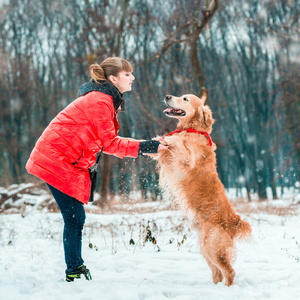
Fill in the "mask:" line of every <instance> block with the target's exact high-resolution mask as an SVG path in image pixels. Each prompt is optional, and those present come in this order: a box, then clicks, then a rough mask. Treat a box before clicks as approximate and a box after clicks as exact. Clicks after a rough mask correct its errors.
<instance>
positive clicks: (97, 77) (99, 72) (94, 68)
mask: <svg viewBox="0 0 300 300" xmlns="http://www.w3.org/2000/svg"><path fill="white" fill-rule="evenodd" d="M90 74H91V78H92V79H93V80H94V81H96V82H99V81H103V80H107V79H106V78H105V75H104V70H103V69H102V67H101V66H100V65H98V64H92V65H90Z"/></svg>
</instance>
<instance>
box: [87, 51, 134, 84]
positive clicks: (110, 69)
mask: <svg viewBox="0 0 300 300" xmlns="http://www.w3.org/2000/svg"><path fill="white" fill-rule="evenodd" d="M121 71H125V72H132V71H133V68H132V66H131V64H130V62H128V61H127V60H125V59H123V58H120V57H108V58H106V59H105V60H104V61H103V62H102V63H101V64H100V65H98V64H92V65H90V74H91V78H92V79H93V80H94V81H96V82H99V81H109V76H110V75H113V76H118V74H119V73H120V72H121Z"/></svg>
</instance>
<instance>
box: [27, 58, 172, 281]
mask: <svg viewBox="0 0 300 300" xmlns="http://www.w3.org/2000/svg"><path fill="white" fill-rule="evenodd" d="M90 72H91V81H89V82H87V83H85V84H83V85H82V86H81V87H80V89H79V91H78V98H77V99H76V100H75V101H73V102H72V103H71V104H69V105H68V106H67V107H66V108H65V109H64V110H63V111H61V112H60V113H59V114H58V115H57V116H56V117H55V118H54V119H53V120H52V121H51V123H50V124H49V125H48V127H47V128H46V129H45V131H44V132H43V134H42V135H41V137H40V138H39V139H38V141H37V143H36V145H35V147H34V149H33V151H32V153H31V155H30V158H29V160H28V162H27V164H26V169H27V171H28V172H29V173H30V174H33V175H35V176H37V177H39V178H40V179H42V180H44V181H45V182H46V183H47V184H48V186H49V189H50V191H51V192H52V194H53V197H54V198H55V200H56V202H57V204H58V206H59V209H60V211H61V213H62V216H63V219H64V234H63V243H64V252H65V261H66V265H67V269H66V280H67V281H74V278H80V275H81V274H84V275H85V277H86V279H88V280H90V279H91V276H90V272H89V270H88V269H87V268H86V267H85V266H84V265H83V262H84V261H83V259H82V257H81V246H82V229H83V225H84V222H85V211H84V208H83V204H87V203H88V200H89V198H90V195H91V193H92V192H91V179H90V173H89V168H91V167H92V166H93V165H94V164H95V161H96V155H97V153H99V152H101V151H103V152H104V153H107V154H112V155H115V156H117V157H120V158H124V157H132V158H136V157H137V156H138V155H139V154H140V155H142V154H143V153H146V154H147V153H157V152H158V151H160V150H162V149H165V148H166V146H163V145H161V144H160V143H159V142H158V141H153V140H151V141H142V142H141V141H138V140H134V139H126V138H121V137H119V136H117V134H118V131H119V128H120V126H119V123H118V121H117V115H118V112H119V111H120V110H121V109H122V107H124V99H123V95H122V94H123V93H124V92H128V91H131V88H132V82H133V80H134V79H135V78H134V76H133V75H132V66H131V64H130V63H129V62H128V61H126V60H125V59H122V58H119V57H109V58H107V59H105V60H104V61H103V62H102V63H101V64H100V65H91V66H90Z"/></svg>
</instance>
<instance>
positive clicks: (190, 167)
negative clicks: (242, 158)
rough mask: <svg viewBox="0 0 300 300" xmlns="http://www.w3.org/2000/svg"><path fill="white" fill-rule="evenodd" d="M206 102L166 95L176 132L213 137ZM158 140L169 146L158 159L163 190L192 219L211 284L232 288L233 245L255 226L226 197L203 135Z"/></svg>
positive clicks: (181, 134)
mask: <svg viewBox="0 0 300 300" xmlns="http://www.w3.org/2000/svg"><path fill="white" fill-rule="evenodd" d="M205 100H206V99H205V97H203V98H201V99H200V98H198V97H196V96H195V95H191V94H189V95H183V96H181V97H174V96H166V98H165V102H166V104H167V105H168V108H167V109H166V110H165V113H166V114H167V115H168V116H170V117H175V118H177V119H178V120H179V123H178V126H177V128H178V129H181V130H184V129H187V128H193V129H195V130H198V131H203V132H207V133H208V134H210V133H211V131H212V125H213V123H214V119H213V117H212V113H211V110H210V108H209V107H208V106H207V105H204V104H205ZM157 139H158V140H160V141H161V143H163V144H165V145H168V146H169V148H168V149H167V150H161V151H159V154H158V155H156V156H154V159H157V161H158V169H159V173H160V185H161V186H162V187H163V189H164V190H165V191H166V192H167V193H169V194H171V195H172V196H173V198H175V199H176V201H177V202H178V203H179V204H180V206H181V207H182V208H184V209H185V210H186V211H187V212H188V215H189V216H190V217H192V221H193V227H194V228H195V229H196V230H197V231H198V232H199V241H200V245H201V250H202V254H203V256H204V257H205V259H206V261H207V263H208V265H209V267H210V268H211V271H212V277H213V282H214V283H216V284H217V283H218V282H221V281H223V278H224V277H225V284H226V285H227V286H230V285H232V284H233V280H234V276H235V271H234V269H233V268H232V265H231V263H232V261H233V260H234V258H235V245H234V241H235V239H239V238H244V237H246V236H248V235H250V234H251V227H250V225H249V223H248V222H246V221H242V220H241V218H240V216H239V215H237V214H235V212H234V210H233V207H232V206H231V204H230V202H229V201H228V199H227V197H226V195H225V191H224V186H223V184H222V183H221V181H220V180H219V178H218V174H217V170H216V155H215V152H214V151H215V150H216V145H215V144H214V143H213V145H212V146H210V145H209V142H208V139H207V137H205V136H204V135H200V134H197V133H189V132H186V131H182V132H180V133H176V134H174V135H170V136H166V137H164V138H157Z"/></svg>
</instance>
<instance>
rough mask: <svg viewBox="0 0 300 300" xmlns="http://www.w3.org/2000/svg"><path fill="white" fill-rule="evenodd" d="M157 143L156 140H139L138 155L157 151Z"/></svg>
mask: <svg viewBox="0 0 300 300" xmlns="http://www.w3.org/2000/svg"><path fill="white" fill-rule="evenodd" d="M159 144H160V143H159V142H158V141H153V140H150V141H144V142H140V148H139V155H143V153H157V150H158V146H159Z"/></svg>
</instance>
